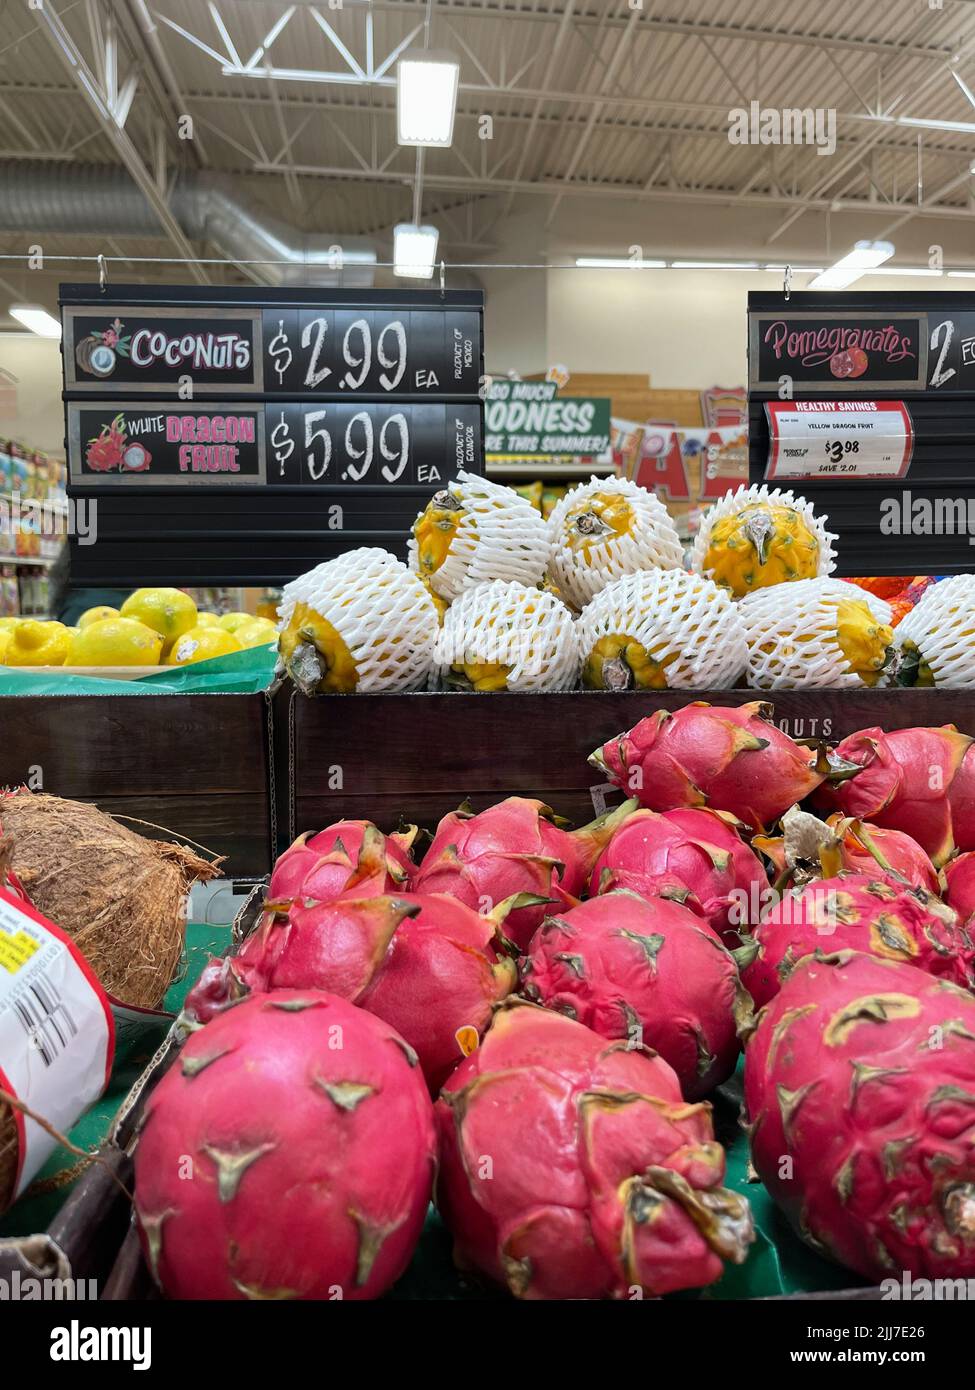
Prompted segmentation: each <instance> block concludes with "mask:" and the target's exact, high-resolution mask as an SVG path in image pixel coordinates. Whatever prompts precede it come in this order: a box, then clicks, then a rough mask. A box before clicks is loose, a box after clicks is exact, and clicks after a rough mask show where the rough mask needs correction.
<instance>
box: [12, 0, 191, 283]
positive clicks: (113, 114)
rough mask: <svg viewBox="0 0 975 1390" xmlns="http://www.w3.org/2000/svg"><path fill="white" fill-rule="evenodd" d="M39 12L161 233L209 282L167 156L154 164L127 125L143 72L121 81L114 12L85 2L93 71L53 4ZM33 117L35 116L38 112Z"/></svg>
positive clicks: (129, 74)
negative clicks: (172, 196)
mask: <svg viewBox="0 0 975 1390" xmlns="http://www.w3.org/2000/svg"><path fill="white" fill-rule="evenodd" d="M37 13H38V15H39V19H38V28H39V29H40V31H41V33H42V34H43V35H44V37H45V38H46V39H47V40H48V42H49V43H50V45H51V47H52V49H53V50H54V53H55V55H56V57H57V58H58V60H59V61H60V63H61V65H62V66H63V67H64V69H65V70H66V72H67V74H68V76H69V77H70V78H71V80H72V82H73V83H74V85H75V87H76V88H77V90H78V91H79V92H80V93H81V94H82V96H83V97H84V99H85V101H86V103H87V105H88V107H89V108H90V110H91V111H92V112H93V114H94V115H95V116H96V117H97V118H98V121H99V123H100V130H101V133H102V134H104V135H105V136H106V137H107V138H108V140H109V141H110V142H111V144H112V146H113V147H114V149H115V152H116V154H117V155H118V158H119V160H120V161H121V163H122V164H123V165H124V166H125V168H126V169H127V170H128V172H129V174H130V175H131V177H132V179H133V181H134V182H135V183H136V184H137V185H138V187H139V189H140V190H141V192H142V194H143V196H144V198H145V199H146V202H147V203H148V204H149V206H150V207H151V208H152V210H153V212H154V213H155V214H156V217H157V218H158V220H159V223H160V226H161V228H162V229H163V231H164V232H165V233H166V235H167V236H168V237H169V239H170V241H171V242H172V243H173V245H174V246H175V247H176V248H177V250H178V251H179V253H180V255H182V256H185V257H186V258H187V260H188V261H189V262H190V273H191V274H192V275H193V277H194V279H196V280H197V281H198V282H199V283H200V284H208V283H209V277H208V276H207V273H206V271H205V270H204V268H203V267H202V266H201V265H199V264H198V263H197V261H196V259H195V252H194V250H193V247H192V245H191V244H190V242H189V241H188V240H187V238H186V237H185V236H184V234H183V231H182V229H181V227H180V226H179V223H178V222H177V221H176V219H175V217H174V216H173V214H172V212H171V211H170V208H169V200H168V197H167V194H168V188H167V186H166V182H165V173H166V164H165V160H163V162H162V165H161V166H160V162H159V161H158V159H157V160H156V163H155V165H154V167H152V168H150V167H149V166H148V165H147V164H146V162H145V161H144V159H143V157H142V154H141V153H140V151H139V150H138V148H137V147H136V145H135V144H134V142H133V141H132V139H131V137H130V135H129V133H128V132H127V131H126V129H125V126H126V122H127V120H128V116H129V112H130V110H131V107H132V100H133V98H134V96H135V92H136V89H137V87H138V82H139V70H138V67H137V66H136V65H132V66H131V67H130V68H129V70H128V72H127V73H126V75H125V76H124V77H123V79H122V82H121V85H120V83H119V71H120V69H119V47H118V31H117V28H116V24H115V16H114V12H113V11H108V12H107V13H103V12H102V11H101V10H100V9H99V7H98V6H97V5H96V4H93V3H90V0H86V4H85V13H86V18H87V22H88V28H89V36H90V39H91V45H92V52H93V54H94V65H95V66H94V71H93V70H92V68H91V67H90V66H89V64H88V62H87V61H86V59H85V57H84V55H83V54H82V53H81V50H80V49H79V48H78V46H77V44H76V43H75V41H74V39H73V38H72V37H71V35H70V34H69V32H68V30H67V29H66V28H65V26H64V23H63V21H62V19H61V17H60V16H59V15H57V14H55V13H54V10H53V8H52V7H49V6H46V5H45V6H43V7H42V8H41V9H39V10H38V11H37ZM34 118H35V120H36V112H35V113H34Z"/></svg>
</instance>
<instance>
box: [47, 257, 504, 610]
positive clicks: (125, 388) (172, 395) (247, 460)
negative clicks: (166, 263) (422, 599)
mask: <svg viewBox="0 0 975 1390" xmlns="http://www.w3.org/2000/svg"><path fill="white" fill-rule="evenodd" d="M61 307H62V314H63V322H64V334H63V359H64V399H65V415H66V449H67V454H68V486H69V490H70V493H71V495H72V496H74V497H76V498H82V497H85V496H87V497H88V498H90V499H91V500H92V501H95V500H97V505H98V529H97V540H96V542H95V543H94V544H86V545H84V546H82V545H81V544H76V543H75V542H74V541H72V573H73V577H74V579H75V581H76V582H79V583H82V584H85V583H87V584H99V585H101V584H118V585H125V584H145V583H165V584H177V585H187V584H193V583H201V584H214V583H216V584H249V583H261V584H281V583H284V582H286V581H287V580H289V579H293V578H294V577H295V576H296V575H298V574H300V573H302V572H303V571H304V570H307V569H309V568H310V567H311V566H312V565H315V564H318V563H320V562H321V561H322V560H326V559H328V558H330V556H332V555H336V554H339V553H340V552H342V551H344V550H349V549H351V548H353V547H355V546H365V545H377V546H382V547H383V548H384V549H388V550H393V551H395V552H396V553H397V554H399V555H400V556H401V557H405V553H406V538H407V535H408V533H409V528H410V526H411V524H412V522H413V520H414V518H415V517H416V515H417V513H418V512H420V511H422V509H423V507H424V506H425V505H426V502H427V501H428V500H429V498H430V497H431V496H432V494H433V493H434V492H436V491H438V490H439V489H440V488H442V487H443V486H444V484H445V483H446V482H448V481H449V480H450V479H451V478H454V477H456V475H457V472H458V471H459V470H460V469H465V470H467V471H468V472H472V473H483V471H484V406H483V402H482V399H481V383H482V381H483V371H484V363H483V341H482V340H483V310H484V306H483V295H481V294H480V293H475V292H467V291H449V290H448V291H446V292H444V293H442V294H441V293H438V292H437V291H435V290H433V291H415V290H389V291H386V290H342V289H330V288H321V289H317V288H315V289H312V288H290V287H289V288H282V289H266V290H265V289H263V288H261V289H256V288H253V287H248V288H243V289H237V288H211V287H209V286H201V287H192V288H187V287H182V286H180V287H174V286H168V285H154V286H146V285H140V286H125V285H122V286H113V287H112V288H111V289H110V290H109V291H107V292H106V293H105V294H102V293H101V292H100V290H99V288H98V286H95V285H63V286H62V287H61Z"/></svg>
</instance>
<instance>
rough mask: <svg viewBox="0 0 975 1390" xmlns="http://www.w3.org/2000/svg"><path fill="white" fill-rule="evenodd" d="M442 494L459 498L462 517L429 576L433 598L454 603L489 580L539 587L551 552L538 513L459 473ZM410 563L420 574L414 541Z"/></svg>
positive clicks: (513, 495)
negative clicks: (442, 555) (466, 591)
mask: <svg viewBox="0 0 975 1390" xmlns="http://www.w3.org/2000/svg"><path fill="white" fill-rule="evenodd" d="M446 490H447V491H449V492H452V493H453V494H454V496H455V497H458V498H459V499H460V501H461V503H462V504H463V512H462V515H461V520H460V524H459V526H458V527H457V532H456V534H455V536H454V538H453V540H452V541H451V544H450V550H449V551H448V552H447V558H446V559H445V560H444V562H443V564H442V565H441V566H440V568H439V569H438V570H435V571H434V573H433V574H431V575H430V583H431V585H432V587H433V588H434V589H435V590H436V591H437V593H438V594H440V596H441V597H442V598H445V599H448V600H449V601H450V602H453V600H454V599H455V598H457V597H458V596H459V595H460V594H461V593H463V592H464V590H465V589H469V588H471V587H472V586H473V585H475V584H485V583H487V582H488V581H489V580H492V579H508V580H517V581H518V582H519V583H521V584H527V585H529V586H531V585H533V584H537V583H539V581H540V580H541V578H542V576H543V575H544V573H545V571H546V569H547V568H548V561H549V555H550V554H551V548H552V543H551V540H550V539H549V532H548V524H547V522H546V521H545V520H544V519H543V518H542V514H541V512H538V511H536V510H535V508H534V507H533V506H532V504H531V503H530V502H528V501H526V499H525V498H524V497H520V496H519V495H518V493H517V492H515V491H514V489H513V488H510V487H503V486H502V485H501V484H500V483H492V482H490V481H489V480H488V479H487V478H480V477H477V476H476V475H475V474H473V473H465V472H464V471H463V470H462V471H461V472H459V473H458V474H457V478H456V480H455V481H452V482H450V483H449V484H448V486H447V489H446ZM420 515H421V516H422V515H423V513H422V512H421V513H420ZM418 519H419V518H418ZM409 564H410V568H411V569H412V570H415V571H417V572H418V571H419V562H418V556H417V543H416V540H415V539H414V537H413V536H410V540H409Z"/></svg>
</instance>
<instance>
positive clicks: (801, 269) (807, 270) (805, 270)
mask: <svg viewBox="0 0 975 1390" xmlns="http://www.w3.org/2000/svg"><path fill="white" fill-rule="evenodd" d="M762 269H763V270H774V271H775V273H776V274H777V275H784V274H785V272H786V269H787V267H786V266H784V265H763V266H762ZM792 273H793V275H822V273H823V266H821V265H794V266H793V267H792Z"/></svg>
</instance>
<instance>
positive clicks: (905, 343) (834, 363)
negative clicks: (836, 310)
mask: <svg viewBox="0 0 975 1390" xmlns="http://www.w3.org/2000/svg"><path fill="white" fill-rule="evenodd" d="M749 330H750V338H749V384H750V385H751V386H753V387H757V388H758V389H760V390H778V389H779V388H780V387H781V386H782V384H783V380H784V379H785V380H786V381H787V382H788V389H789V390H791V391H795V390H798V389H801V388H803V387H807V386H823V387H826V388H828V389H829V390H831V391H858V392H861V393H862V391H863V388H864V385H865V384H867V383H874V382H876V383H878V384H882V385H883V386H884V388H885V389H887V390H890V389H893V388H904V389H907V388H910V387H914V388H918V389H920V388H922V387H923V386H924V373H925V368H926V365H927V333H926V331H925V330H926V322H925V318H924V315H922V314H913V315H910V316H907V315H901V316H893V315H890V314H885V313H879V314H878V313H877V312H875V311H870V312H866V313H857V314H823V313H816V312H808V311H801V310H800V311H794V312H787V313H782V314H762V313H758V314H754V313H753V314H750V315H749Z"/></svg>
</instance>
